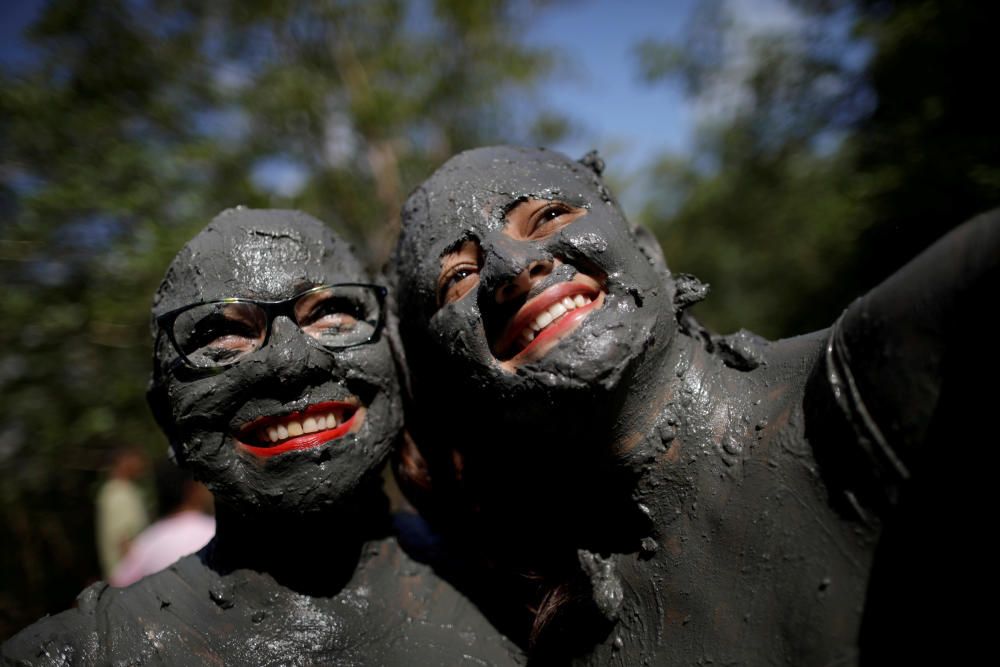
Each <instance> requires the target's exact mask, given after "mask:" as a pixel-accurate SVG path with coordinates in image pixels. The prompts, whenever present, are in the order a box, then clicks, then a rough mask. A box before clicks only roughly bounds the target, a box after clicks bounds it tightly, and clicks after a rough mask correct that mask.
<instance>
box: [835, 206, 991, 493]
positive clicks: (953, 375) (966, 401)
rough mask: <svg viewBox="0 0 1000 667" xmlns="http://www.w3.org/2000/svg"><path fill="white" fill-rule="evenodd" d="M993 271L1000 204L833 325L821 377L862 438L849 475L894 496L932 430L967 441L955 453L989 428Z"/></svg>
mask: <svg viewBox="0 0 1000 667" xmlns="http://www.w3.org/2000/svg"><path fill="white" fill-rule="evenodd" d="M998 277H1000V210H997V211H992V212H990V213H986V214H984V215H981V216H979V217H977V218H974V219H973V220H971V221H969V222H967V223H965V224H964V225H962V226H960V227H958V228H956V229H954V230H953V231H951V232H950V233H949V234H947V235H946V236H944V237H943V238H941V239H940V240H938V241H937V242H936V243H935V244H934V245H932V246H931V247H930V248H928V249H927V250H925V251H924V252H923V253H922V254H921V255H919V256H917V257H916V258H915V259H914V260H912V261H911V262H910V263H909V264H907V265H906V266H904V267H903V268H902V269H900V270H899V271H898V272H896V273H895V274H893V275H892V276H891V277H890V278H888V279H887V280H886V281H885V282H883V283H882V284H880V285H879V286H878V287H876V288H875V289H873V290H872V291H871V292H869V293H868V294H866V295H865V296H863V297H861V298H860V299H858V300H856V301H855V302H854V303H852V304H851V305H850V306H849V307H848V308H847V310H846V311H845V312H844V313H843V315H842V316H841V317H840V319H839V320H838V321H837V322H836V324H835V325H834V326H833V328H832V329H831V333H830V338H829V340H828V344H827V348H826V354H825V357H824V359H823V364H822V366H823V367H822V380H823V382H822V384H823V385H824V389H825V391H827V392H829V395H830V396H831V398H832V402H833V403H835V404H836V408H835V412H839V415H837V417H838V418H839V419H842V420H845V421H846V424H847V427H848V429H847V430H849V431H853V433H851V434H850V435H852V436H853V438H852V439H854V440H855V441H856V442H857V443H858V445H859V447H860V450H861V452H860V454H862V456H861V458H862V459H863V460H861V461H860V462H859V461H857V459H856V458H855V463H856V464H857V466H858V467H854V469H853V472H852V474H858V475H860V476H869V477H870V479H868V480H867V483H868V484H869V485H870V486H874V487H877V491H876V493H879V494H881V495H882V498H881V499H879V500H880V502H888V503H890V504H891V503H893V502H894V501H895V497H896V494H897V493H898V490H899V488H900V486H901V485H902V484H904V483H905V481H906V480H907V479H910V478H911V477H912V476H913V473H914V468H915V467H919V466H920V465H921V461H922V459H923V458H924V452H925V450H926V449H927V448H928V447H930V446H932V445H931V443H930V442H929V440H930V439H931V435H932V433H933V434H934V435H936V436H940V435H942V434H945V435H947V436H949V437H948V438H947V439H948V440H952V439H956V440H961V441H963V442H958V443H948V445H947V446H948V447H949V448H952V449H951V451H952V452H953V454H955V455H958V454H959V453H960V452H961V451H963V449H964V448H968V447H972V446H975V445H976V443H973V442H970V440H975V439H977V438H978V437H979V435H980V434H981V433H982V434H985V428H984V426H985V423H986V420H987V415H986V414H984V413H983V409H984V406H985V403H986V401H985V400H984V398H985V397H984V392H988V391H989V390H987V389H986V387H989V386H992V385H993V383H995V382H998V381H1000V376H998V372H1000V370H998V363H997V359H998V357H1000V339H998V337H997V335H996V333H995V329H994V327H993V325H992V324H991V321H992V320H993V315H994V313H993V312H992V311H993V310H994V309H995V307H996V304H997V302H998V301H997V288H998V286H1000V285H998V282H1000V281H998ZM817 375H819V374H817ZM980 425H981V426H980ZM830 433H831V434H834V433H837V431H836V430H835V429H834V430H831V431H830ZM952 436H954V437H952ZM845 444H846V443H844V442H841V443H839V444H838V445H836V446H837V447H838V448H842V447H843V446H845ZM936 444H937V445H942V444H944V443H941V442H937V443H936ZM828 446H829V445H828ZM858 454H859V452H854V455H855V457H857V455H858ZM849 458H851V457H849ZM859 469H860V470H859ZM869 490H871V489H869ZM866 504H870V503H866ZM875 504H878V503H875Z"/></svg>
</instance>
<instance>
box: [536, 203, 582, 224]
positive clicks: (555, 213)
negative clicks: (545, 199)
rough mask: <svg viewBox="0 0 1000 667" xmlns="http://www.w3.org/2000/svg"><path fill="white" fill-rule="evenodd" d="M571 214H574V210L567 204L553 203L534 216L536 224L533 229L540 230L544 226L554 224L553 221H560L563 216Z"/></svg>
mask: <svg viewBox="0 0 1000 667" xmlns="http://www.w3.org/2000/svg"><path fill="white" fill-rule="evenodd" d="M570 213H573V209H572V208H570V207H569V206H568V205H567V204H564V203H562V202H552V203H551V204H549V205H547V206H545V207H544V208H542V209H541V210H540V211H538V212H537V213H536V214H535V215H534V219H533V220H532V222H533V223H534V224H533V227H534V228H535V229H538V228H539V227H541V226H542V225H545V224H547V223H549V222H552V221H553V220H558V219H559V218H561V217H562V216H564V215H567V214H570Z"/></svg>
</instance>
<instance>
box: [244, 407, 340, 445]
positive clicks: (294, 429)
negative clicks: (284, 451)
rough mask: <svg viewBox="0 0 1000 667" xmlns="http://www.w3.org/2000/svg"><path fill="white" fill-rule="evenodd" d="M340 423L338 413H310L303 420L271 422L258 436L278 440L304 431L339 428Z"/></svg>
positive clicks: (292, 436)
mask: <svg viewBox="0 0 1000 667" xmlns="http://www.w3.org/2000/svg"><path fill="white" fill-rule="evenodd" d="M341 419H342V418H341ZM338 423H341V420H338V419H337V415H336V414H335V413H333V412H329V413H327V414H325V415H309V416H308V417H306V418H305V419H303V420H301V421H300V420H298V419H289V420H287V421H284V422H282V423H280V424H271V425H270V426H268V427H266V428H261V429H260V430H259V431H258V432H257V437H258V438H260V439H261V440H264V441H270V442H278V441H280V440H286V439H288V438H294V437H296V436H299V435H302V434H304V433H315V432H316V431H325V430H328V429H331V428H337V424H338Z"/></svg>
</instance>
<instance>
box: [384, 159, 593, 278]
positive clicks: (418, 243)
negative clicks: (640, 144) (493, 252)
mask: <svg viewBox="0 0 1000 667" xmlns="http://www.w3.org/2000/svg"><path fill="white" fill-rule="evenodd" d="M529 197H530V198H537V199H559V200H562V201H565V202H567V203H571V204H574V205H576V206H583V207H588V206H592V205H594V204H595V203H596V202H598V201H604V202H608V201H610V199H611V197H610V195H609V194H608V192H607V190H606V189H605V188H604V185H603V184H602V183H601V181H600V179H599V178H598V177H597V175H596V174H595V173H594V172H593V171H592V170H591V169H590V168H589V167H588V166H586V165H584V164H581V163H579V162H576V161H574V160H570V159H569V158H567V157H566V156H564V155H561V154H560V153H556V152H553V151H549V150H545V149H541V148H519V147H514V146H495V147H489V148H477V149H474V150H470V151H466V152H464V153H459V154H458V155H456V156H455V157H453V158H451V159H450V160H448V162H446V163H445V164H444V166H442V167H441V168H440V169H438V170H437V171H436V172H435V173H434V175H433V176H431V177H430V178H429V179H428V180H427V181H425V182H424V183H423V185H421V186H420V188H418V189H417V191H416V192H414V193H413V195H411V197H410V199H409V201H408V202H407V203H406V206H405V207H404V212H403V214H404V229H403V238H402V244H403V247H405V248H406V249H407V250H408V251H409V252H408V254H409V255H410V257H411V258H414V259H416V258H426V259H430V258H433V259H434V260H435V261H436V259H437V258H438V257H439V256H440V255H441V253H442V252H444V251H446V250H448V246H449V245H450V244H453V243H454V241H455V239H456V238H457V237H460V236H475V235H476V234H477V233H482V232H485V231H493V230H496V229H498V228H500V227H502V226H503V224H504V215H505V213H506V212H507V210H508V209H509V207H510V206H511V204H513V203H514V202H516V201H518V200H521V199H526V198H529Z"/></svg>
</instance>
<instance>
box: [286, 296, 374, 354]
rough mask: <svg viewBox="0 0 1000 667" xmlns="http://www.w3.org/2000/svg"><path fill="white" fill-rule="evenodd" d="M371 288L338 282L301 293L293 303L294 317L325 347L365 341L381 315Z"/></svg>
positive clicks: (300, 325)
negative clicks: (335, 284)
mask: <svg viewBox="0 0 1000 667" xmlns="http://www.w3.org/2000/svg"><path fill="white" fill-rule="evenodd" d="M379 311H380V309H379V302H378V298H377V296H376V293H375V291H374V290H372V289H370V288H367V287H361V286H354V285H338V286H335V287H327V288H324V289H321V290H317V291H314V292H308V293H307V294H304V295H303V296H302V297H301V298H300V299H299V300H298V301H297V302H296V303H295V320H296V322H298V324H299V328H301V329H302V331H303V332H305V333H306V334H307V335H309V336H312V337H313V338H315V339H316V340H317V341H318V342H319V343H320V344H321V345H323V346H324V347H330V348H338V347H347V346H350V345H357V344H359V343H364V342H366V341H368V340H370V339H371V338H372V336H374V335H375V331H376V329H377V327H378V323H379V318H380V312H379Z"/></svg>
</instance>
